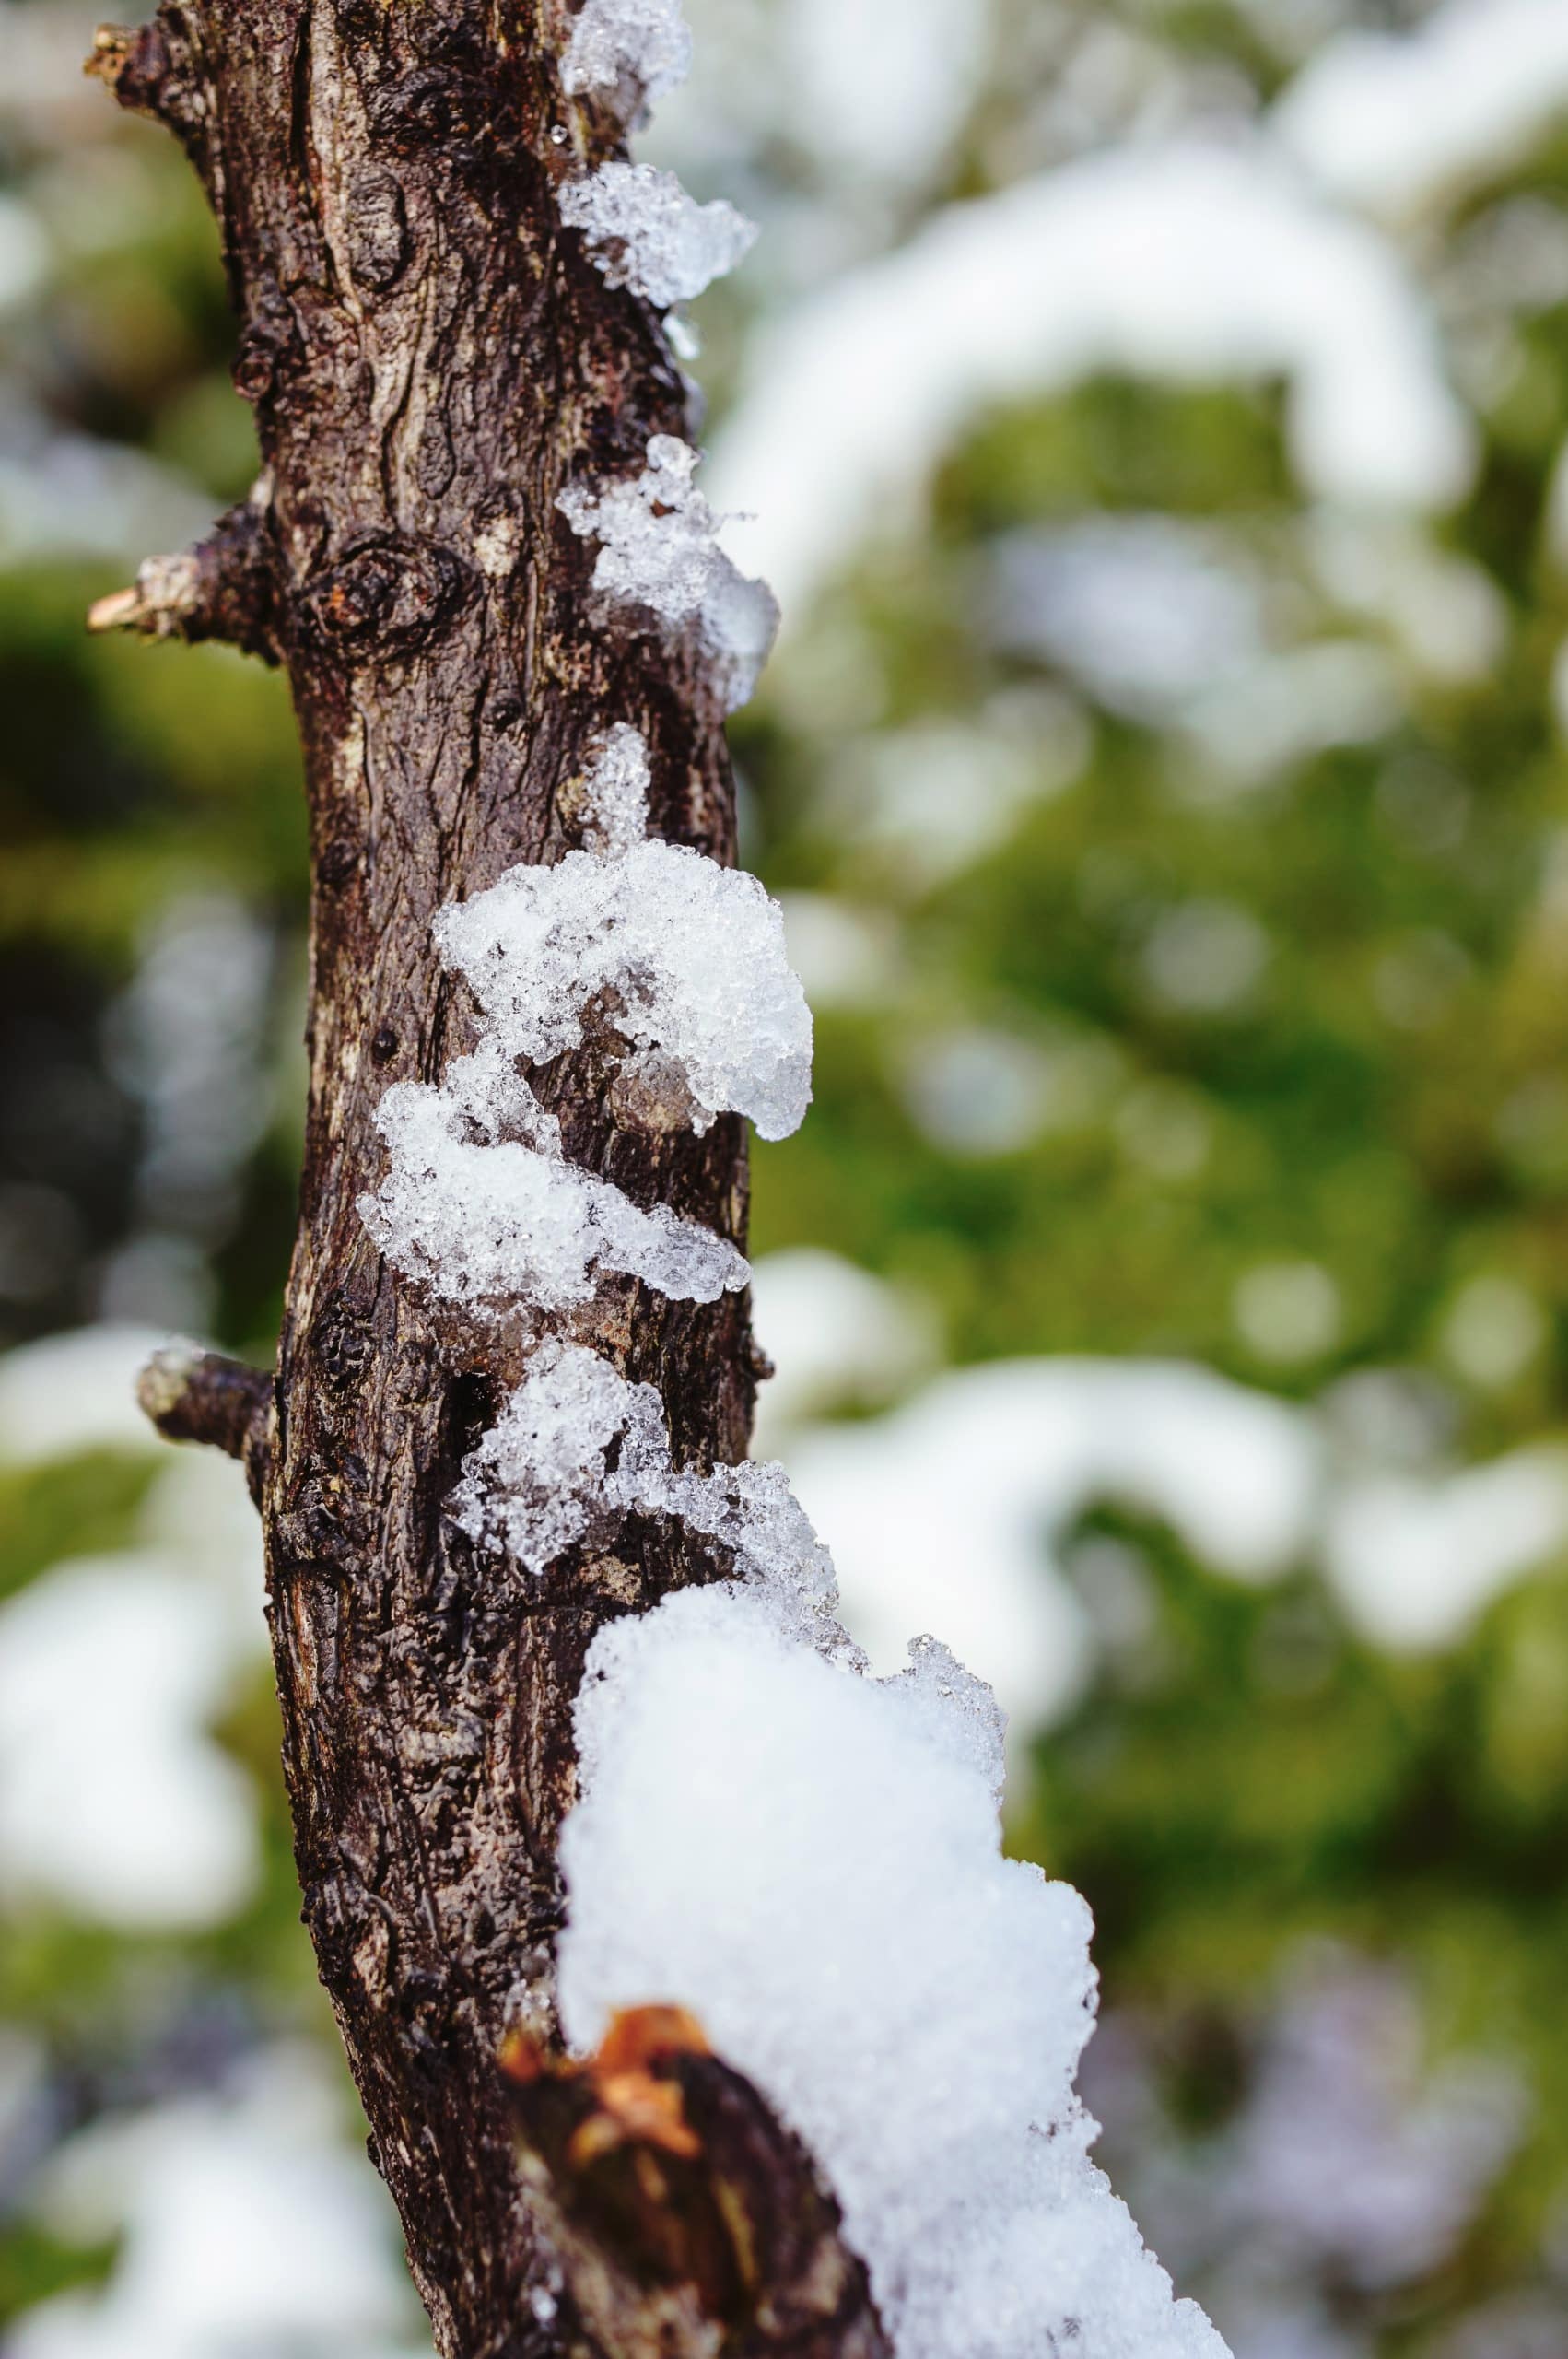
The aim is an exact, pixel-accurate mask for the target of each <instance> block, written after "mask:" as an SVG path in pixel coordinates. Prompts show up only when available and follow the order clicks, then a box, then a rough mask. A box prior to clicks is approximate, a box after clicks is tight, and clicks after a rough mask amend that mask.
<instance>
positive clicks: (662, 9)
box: [561, 0, 692, 112]
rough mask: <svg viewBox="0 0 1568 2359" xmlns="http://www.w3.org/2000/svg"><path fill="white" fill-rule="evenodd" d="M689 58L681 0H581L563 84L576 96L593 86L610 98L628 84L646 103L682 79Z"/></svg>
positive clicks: (563, 65) (689, 41)
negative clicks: (581, 4)
mask: <svg viewBox="0 0 1568 2359" xmlns="http://www.w3.org/2000/svg"><path fill="white" fill-rule="evenodd" d="M691 62H692V37H691V34H690V32H689V30H688V29H687V27H686V21H685V17H684V15H683V14H682V11H681V0H583V6H582V8H581V9H580V10H579V15H578V18H577V22H576V23H575V25H574V26H573V27H572V37H571V41H570V42H569V43H568V48H567V53H566V56H565V58H564V59H563V60H562V63H561V85H562V88H564V89H566V90H568V91H569V92H570V93H571V94H572V95H573V96H574V97H576V96H578V95H579V94H580V93H582V92H583V91H589V90H591V91H595V92H599V93H603V94H605V95H608V96H610V97H612V98H614V97H615V96H616V95H617V94H619V93H621V92H623V91H625V90H626V89H627V88H628V87H629V88H630V89H631V90H632V91H633V92H634V93H636V94H637V99H638V102H640V103H643V104H646V103H647V102H649V101H650V100H654V99H656V98H658V97H659V96H660V94H661V92H662V91H664V90H669V89H673V88H674V87H675V85H676V84H677V83H680V82H684V81H685V77H686V75H687V73H688V72H689V70H690V67H691ZM632 111H636V110H635V106H634V107H633V108H631V109H628V112H632Z"/></svg>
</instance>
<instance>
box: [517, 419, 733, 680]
mask: <svg viewBox="0 0 1568 2359" xmlns="http://www.w3.org/2000/svg"><path fill="white" fill-rule="evenodd" d="M696 465H697V454H696V452H695V451H694V450H693V449H692V448H691V447H690V445H689V444H688V443H685V442H683V441H681V440H679V438H678V437H677V436H675V435H673V434H656V435H654V436H653V437H652V439H651V440H650V441H649V445H648V464H647V465H646V467H645V468H644V470H643V472H642V474H641V475H638V476H636V477H635V478H633V479H632V480H631V481H628V482H618V483H610V484H606V485H604V486H603V487H601V488H600V489H598V490H596V491H592V490H590V489H589V488H588V487H587V486H586V485H583V484H570V485H568V487H567V489H566V490H565V491H563V492H562V494H561V496H560V498H559V499H558V500H557V501H556V506H557V507H558V508H559V510H560V511H561V513H562V515H563V516H565V518H566V519H567V522H568V523H569V524H570V526H571V528H572V530H573V532H574V533H576V534H578V536H579V539H582V540H594V541H597V542H598V543H599V558H598V562H597V564H596V565H595V567H594V569H593V585H594V588H595V589H596V590H598V591H599V592H600V593H602V594H603V596H604V597H606V598H609V599H611V600H613V601H614V602H615V603H616V604H623V605H634V606H646V607H648V608H649V609H650V610H651V612H652V613H653V614H655V615H657V616H658V617H659V619H660V621H661V622H662V623H664V624H665V625H666V626H668V627H669V628H672V629H674V630H680V629H684V628H694V627H695V628H696V634H697V637H698V639H699V640H700V642H701V644H702V645H703V647H704V649H705V650H706V651H707V653H708V658H709V660H710V662H711V663H712V665H713V668H714V675H715V682H716V685H717V687H719V690H720V695H721V696H722V698H723V699H724V705H725V710H727V711H730V712H733V711H735V710H737V709H738V708H739V707H740V706H741V705H743V704H744V702H745V701H746V698H748V697H749V696H750V695H751V692H752V690H753V688H754V687H755V686H756V682H757V676H758V675H759V674H760V672H761V670H762V667H763V665H764V663H766V660H767V655H768V651H769V649H770V648H771V647H772V645H773V640H774V635H775V633H776V632H777V630H778V606H777V604H775V602H774V597H773V593H772V592H771V591H770V590H769V589H768V587H767V585H766V582H764V581H752V580H750V579H749V578H748V576H746V575H745V574H743V572H742V571H741V570H740V569H739V567H738V566H737V565H735V563H734V562H733V560H732V559H731V558H730V557H727V556H726V555H725V553H724V551H723V550H722V549H721V548H720V546H719V543H718V541H717V539H716V538H715V534H716V532H717V529H718V526H719V524H720V522H722V519H721V518H720V517H718V516H716V515H715V514H714V512H713V510H712V509H711V508H710V507H709V506H708V501H707V500H706V499H704V498H703V496H702V494H701V492H700V491H698V490H697V489H696V486H695V485H694V483H693V481H692V477H693V475H694V474H695V473H696Z"/></svg>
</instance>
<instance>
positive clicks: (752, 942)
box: [435, 840, 812, 1139]
mask: <svg viewBox="0 0 1568 2359" xmlns="http://www.w3.org/2000/svg"><path fill="white" fill-rule="evenodd" d="M435 937H436V943H437V946H438V948H439V952H440V955H441V959H442V963H443V964H444V965H445V966H447V967H448V968H451V969H452V970H453V971H454V972H456V973H458V974H461V975H462V976H463V977H464V979H465V980H467V982H468V984H469V985H470V987H471V989H472V990H473V992H474V997H475V999H476V1000H477V1001H478V1003H479V1005H480V1007H481V1009H482V1010H483V1011H484V1014H485V1015H486V1019H487V1022H488V1025H489V1027H490V1035H489V1037H490V1038H491V1039H494V1040H496V1041H497V1042H498V1043H499V1044H500V1046H501V1047H502V1048H503V1049H504V1050H505V1053H506V1054H507V1056H509V1057H521V1058H525V1059H527V1060H529V1061H531V1062H533V1063H543V1062H545V1061H546V1060H547V1059H549V1058H551V1057H556V1056H559V1055H560V1054H561V1052H562V1051H563V1050H567V1049H573V1048H577V1047H578V1046H579V1045H580V1043H581V1041H582V1039H583V1037H584V1018H585V1015H586V1012H587V1011H588V1010H589V1009H590V1008H591V1007H592V1006H595V1005H597V1006H599V1007H601V1008H602V1007H603V1006H605V1005H606V1004H609V1005H611V1006H613V1008H614V1013H613V1014H611V1015H607V1016H605V1017H603V1021H604V1022H606V1023H607V1024H608V1025H610V1026H611V1027H613V1028H614V1032H615V1033H616V1034H618V1035H620V1036H621V1037H622V1038H624V1039H626V1041H628V1042H629V1043H630V1044H631V1045H632V1047H633V1048H634V1049H637V1050H659V1051H660V1052H661V1054H662V1055H663V1056H664V1057H665V1058H666V1059H668V1060H670V1061H672V1062H673V1063H674V1064H675V1065H677V1066H678V1067H679V1069H680V1072H681V1074H682V1076H683V1078H684V1080H685V1086H686V1087H687V1088H688V1089H689V1091H690V1093H691V1096H692V1097H693V1099H694V1101H695V1106H696V1111H695V1113H694V1116H693V1125H692V1126H693V1127H694V1128H695V1129H696V1130H697V1131H699V1132H701V1131H706V1130H708V1128H709V1127H710V1126H711V1124H712V1122H713V1121H714V1119H715V1117H716V1116H717V1115H718V1114H720V1113H721V1112H730V1111H733V1112H737V1113H742V1114H745V1115H747V1116H749V1117H750V1119H751V1120H752V1121H754V1122H755V1125H756V1127H757V1129H758V1130H759V1131H760V1133H762V1135H763V1137H764V1138H768V1139H779V1138H787V1137H788V1136H789V1135H790V1133H791V1132H793V1131H796V1130H798V1129H799V1128H800V1125H801V1123H802V1121H803V1119H804V1117H805V1111H806V1108H807V1106H808V1105H809V1104H810V1102H811V1061H812V1025H811V1016H810V1014H809V1012H808V1010H807V1007H806V1003H805V995H804V993H803V992H802V990H801V987H800V984H799V983H798V982H797V981H796V980H795V977H794V975H793V974H792V973H791V971H790V962H789V956H788V953H787V951H786V948H785V943H784V924H783V920H782V917H781V916H780V914H779V910H778V903H777V902H776V901H773V900H770V899H769V898H768V896H767V894H766V892H765V890H764V889H763V887H762V886H761V885H759V884H758V882H757V880H756V878H755V876H749V875H746V874H744V873H743V871H740V870H737V869H726V868H720V866H719V864H718V863H717V862H716V861H712V860H708V858H706V857H705V856H704V855H703V854H702V853H701V852H697V851H692V850H690V849H689V848H688V847H686V846H685V845H681V844H670V843H664V842H661V841H657V840H654V841H645V842H642V843H637V844H634V845H633V846H632V847H631V849H630V850H629V851H626V852H623V853H620V854H618V855H616V856H614V857H612V858H600V857H597V856H596V855H595V854H593V853H591V852H587V851H575V852H568V853H567V855H566V857H565V859H563V860H561V861H559V862H557V863H556V864H555V865H554V866H552V867H548V868H535V867H518V868H512V869H509V870H508V872H507V874H505V875H504V876H503V877H502V878H501V879H500V881H499V882H498V883H497V884H496V885H494V886H492V887H491V888H490V890H489V891H488V892H487V893H483V894H481V895H479V896H478V898H476V899H474V900H472V901H464V902H456V903H452V904H451V905H450V906H449V907H448V908H446V909H444V910H441V911H440V913H439V916H438V918H437V920H436V925H435Z"/></svg>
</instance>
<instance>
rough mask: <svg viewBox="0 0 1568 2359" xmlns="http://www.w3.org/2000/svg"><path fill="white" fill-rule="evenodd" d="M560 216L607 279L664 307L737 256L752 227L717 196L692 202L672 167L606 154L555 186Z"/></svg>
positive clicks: (693, 292)
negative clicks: (575, 176) (559, 186)
mask: <svg viewBox="0 0 1568 2359" xmlns="http://www.w3.org/2000/svg"><path fill="white" fill-rule="evenodd" d="M560 206H561V218H562V220H563V221H565V222H566V223H567V225H568V228H569V229H580V230H581V231H582V234H583V237H584V240H585V241H586V242H587V244H588V246H589V249H590V251H591V253H592V256H593V260H594V263H595V264H596V265H597V267H598V269H599V270H600V271H602V272H603V276H604V277H605V279H606V280H607V282H608V283H609V285H610V286H612V287H629V288H631V289H632V291H633V293H634V294H637V295H641V296H643V297H644V298H646V299H647V300H648V301H649V303H654V304H657V306H658V308H659V309H660V310H661V311H668V310H669V309H670V308H671V307H672V305H673V304H676V303H689V302H691V301H692V300H693V299H694V298H696V296H698V295H700V294H701V293H702V292H703V289H704V288H708V287H711V286H712V284H713V282H714V280H715V279H716V278H722V277H724V276H725V275H726V273H727V272H729V271H731V270H733V269H734V268H735V266H736V264H738V263H740V262H742V261H743V260H744V258H745V256H746V255H747V254H748V253H749V252H751V250H752V247H753V246H754V245H755V242H756V227H755V223H754V222H751V221H748V220H747V219H746V217H745V215H744V214H743V213H739V212H737V211H736V209H735V207H734V206H733V205H727V204H725V203H724V201H723V199H722V198H720V199H719V200H718V201H717V202H716V203H714V204H712V205H699V204H698V203H697V201H696V198H695V197H693V196H688V195H687V194H686V192H685V189H684V188H683V187H682V186H681V183H680V182H679V181H678V180H677V179H676V178H675V175H674V173H673V172H661V171H660V170H657V169H656V168H655V167H654V166H653V165H652V164H625V163H619V162H616V161H614V160H612V161H611V162H609V163H607V164H601V165H600V167H599V169H598V170H597V171H595V172H590V173H588V174H587V175H586V176H585V177H584V178H583V179H582V180H579V181H568V182H567V183H566V185H565V186H564V187H563V189H562V190H561V195H560Z"/></svg>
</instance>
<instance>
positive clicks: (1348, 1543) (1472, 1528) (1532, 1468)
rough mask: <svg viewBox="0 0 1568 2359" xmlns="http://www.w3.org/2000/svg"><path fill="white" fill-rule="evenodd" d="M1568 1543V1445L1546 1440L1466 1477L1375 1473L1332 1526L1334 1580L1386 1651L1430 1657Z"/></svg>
mask: <svg viewBox="0 0 1568 2359" xmlns="http://www.w3.org/2000/svg"><path fill="white" fill-rule="evenodd" d="M1565 1547H1568V1449H1562V1447H1561V1446H1559V1445H1557V1444H1554V1443H1550V1442H1541V1443H1538V1444H1536V1445H1534V1446H1533V1447H1528V1448H1526V1449H1516V1450H1512V1451H1510V1452H1509V1453H1508V1454H1507V1455H1506V1456H1505V1457H1503V1458H1494V1459H1492V1461H1490V1462H1489V1463H1487V1464H1485V1465H1481V1466H1470V1467H1466V1468H1464V1469H1462V1470H1461V1471H1460V1472H1458V1473H1437V1474H1436V1475H1435V1476H1434V1475H1433V1474H1430V1473H1429V1474H1426V1475H1421V1474H1400V1473H1381V1474H1370V1475H1368V1476H1367V1477H1365V1478H1364V1479H1363V1481H1361V1482H1359V1483H1357V1484H1355V1485H1352V1486H1350V1487H1349V1488H1348V1489H1347V1491H1346V1492H1345V1494H1344V1496H1342V1497H1340V1499H1338V1500H1337V1501H1336V1502H1335V1503H1334V1506H1333V1508H1332V1510H1331V1512H1330V1516H1329V1520H1328V1555H1327V1566H1328V1578H1329V1580H1330V1582H1331V1583H1332V1585H1333V1587H1334V1588H1335V1590H1337V1591H1338V1593H1339V1595H1340V1599H1341V1601H1342V1602H1343V1603H1344V1605H1345V1607H1346V1610H1347V1611H1348V1613H1349V1614H1350V1615H1351V1618H1352V1620H1353V1621H1354V1622H1355V1623H1356V1624H1357V1625H1359V1626H1360V1628H1361V1629H1363V1631H1364V1632H1365V1633H1366V1635H1367V1636H1368V1637H1370V1638H1372V1639H1374V1640H1375V1642H1376V1643H1377V1644H1378V1645H1381V1646H1385V1647H1392V1648H1396V1649H1413V1650H1416V1651H1420V1650H1422V1649H1427V1648H1431V1647H1440V1646H1443V1645H1445V1643H1447V1642H1448V1641H1450V1640H1451V1639H1452V1638H1453V1637H1454V1636H1455V1634H1456V1633H1457V1632H1459V1631H1462V1630H1464V1629H1465V1628H1467V1627H1468V1626H1469V1625H1470V1624H1471V1623H1473V1622H1474V1621H1475V1619H1476V1618H1477V1616H1478V1615H1479V1614H1480V1613H1481V1612H1482V1611H1483V1610H1484V1609H1485V1607H1487V1606H1488V1605H1490V1604H1491V1602H1492V1600H1493V1598H1495V1597H1499V1596H1501V1595H1502V1594H1503V1593H1504V1590H1509V1589H1511V1588H1512V1587H1513V1586H1514V1585H1515V1582H1517V1581H1518V1580H1520V1579H1523V1578H1524V1576H1525V1575H1526V1574H1527V1573H1529V1572H1531V1571H1533V1570H1534V1569H1535V1568H1536V1567H1538V1566H1539V1565H1541V1564H1544V1563H1545V1562H1546V1561H1547V1560H1548V1559H1549V1558H1550V1557H1551V1556H1553V1555H1556V1554H1558V1553H1559V1552H1560V1551H1561V1550H1562V1549H1563V1548H1565Z"/></svg>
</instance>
